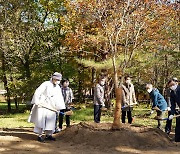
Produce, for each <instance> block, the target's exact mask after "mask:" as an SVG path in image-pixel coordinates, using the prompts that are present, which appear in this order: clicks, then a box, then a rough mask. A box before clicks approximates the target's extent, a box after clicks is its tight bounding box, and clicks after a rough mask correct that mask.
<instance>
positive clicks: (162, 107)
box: [146, 84, 167, 129]
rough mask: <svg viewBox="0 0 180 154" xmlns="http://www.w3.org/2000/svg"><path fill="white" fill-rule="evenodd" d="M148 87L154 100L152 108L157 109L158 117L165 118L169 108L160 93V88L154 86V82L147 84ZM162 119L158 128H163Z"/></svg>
mask: <svg viewBox="0 0 180 154" xmlns="http://www.w3.org/2000/svg"><path fill="white" fill-rule="evenodd" d="M146 89H147V91H148V93H149V95H150V98H151V100H152V109H156V112H157V117H158V119H163V118H164V114H165V112H166V110H167V102H166V100H165V99H164V97H163V96H162V95H161V94H160V92H159V90H158V89H155V88H153V85H152V84H147V85H146ZM162 123H163V121H162V120H158V126H157V128H159V129H162Z"/></svg>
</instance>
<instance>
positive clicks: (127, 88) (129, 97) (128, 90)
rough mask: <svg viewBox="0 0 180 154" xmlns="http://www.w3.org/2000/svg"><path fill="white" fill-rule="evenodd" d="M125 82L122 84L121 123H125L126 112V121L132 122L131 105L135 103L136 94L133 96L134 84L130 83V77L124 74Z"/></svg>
mask: <svg viewBox="0 0 180 154" xmlns="http://www.w3.org/2000/svg"><path fill="white" fill-rule="evenodd" d="M124 79H125V83H124V84H123V85H122V104H121V106H122V109H121V111H122V114H121V120H122V123H125V120H126V114H127V117H128V123H129V124H131V123H132V120H133V118H132V110H133V106H134V105H136V104H137V101H136V96H135V90H134V85H133V84H132V83H131V78H130V77H129V76H126V77H125V78H124Z"/></svg>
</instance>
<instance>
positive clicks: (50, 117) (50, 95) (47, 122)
mask: <svg viewBox="0 0 180 154" xmlns="http://www.w3.org/2000/svg"><path fill="white" fill-rule="evenodd" d="M31 104H34V105H33V108H32V110H31V114H30V117H29V119H28V122H32V123H34V124H35V128H34V132H35V133H38V134H41V133H42V131H50V132H51V131H52V132H51V133H53V132H54V131H55V122H56V112H54V111H52V110H49V109H47V108H53V109H55V110H57V111H59V110H62V109H65V104H64V99H63V96H62V92H61V88H60V86H59V85H54V84H53V83H52V81H51V80H50V81H45V82H43V83H42V84H41V85H40V86H39V87H38V88H37V89H36V91H35V93H34V96H33V99H32V101H31ZM40 104H44V105H45V106H47V108H44V107H42V106H41V105H40Z"/></svg>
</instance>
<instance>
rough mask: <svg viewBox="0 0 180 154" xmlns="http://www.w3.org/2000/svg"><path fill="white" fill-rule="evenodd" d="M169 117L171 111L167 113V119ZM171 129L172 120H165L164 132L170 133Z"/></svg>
mask: <svg viewBox="0 0 180 154" xmlns="http://www.w3.org/2000/svg"><path fill="white" fill-rule="evenodd" d="M170 115H171V111H168V117H169V116H170ZM171 127H172V120H169V119H168V120H167V121H166V126H165V132H166V133H168V134H169V133H170V132H171Z"/></svg>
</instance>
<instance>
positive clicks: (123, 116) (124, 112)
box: [121, 110, 132, 124]
mask: <svg viewBox="0 0 180 154" xmlns="http://www.w3.org/2000/svg"><path fill="white" fill-rule="evenodd" d="M126 113H127V117H128V123H130V124H131V123H132V113H131V111H130V110H129V111H123V110H122V115H121V120H122V123H125V121H126Z"/></svg>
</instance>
